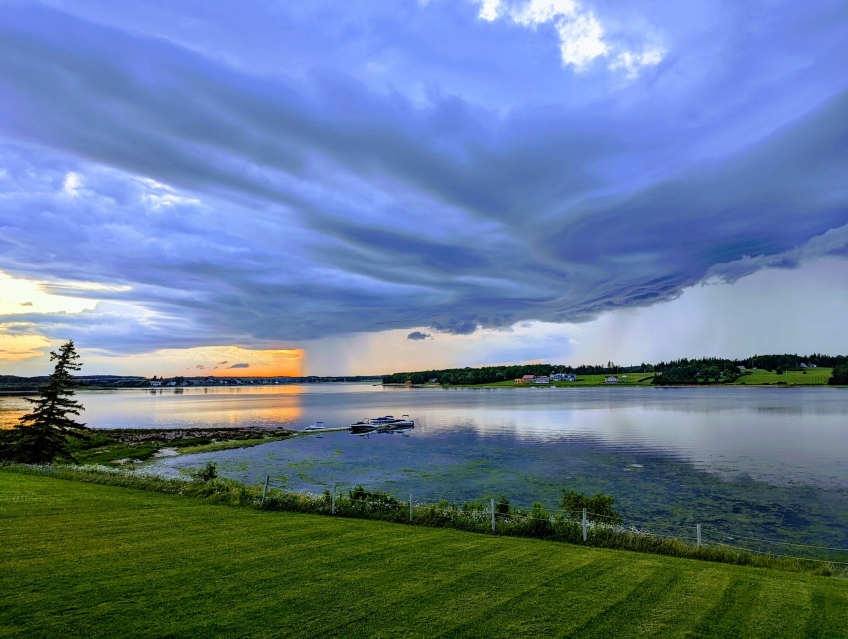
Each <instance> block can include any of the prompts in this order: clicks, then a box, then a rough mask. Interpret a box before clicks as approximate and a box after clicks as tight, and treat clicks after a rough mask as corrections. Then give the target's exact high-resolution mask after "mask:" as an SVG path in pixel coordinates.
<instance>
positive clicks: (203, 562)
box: [0, 471, 848, 638]
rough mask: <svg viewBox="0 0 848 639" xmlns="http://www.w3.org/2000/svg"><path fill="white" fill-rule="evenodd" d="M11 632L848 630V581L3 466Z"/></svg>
mask: <svg viewBox="0 0 848 639" xmlns="http://www.w3.org/2000/svg"><path fill="white" fill-rule="evenodd" d="M0 535H2V539H3V543H2V545H0V636H3V637H6V636H20V637H38V636H47V637H70V636H79V637H112V636H151V637H162V636H203V637H210V636H239V637H242V636H261V637H266V636H267V637H272V636H286V637H360V636H381V637H405V636H409V637H413V636H414V637H433V636H451V637H466V636H478V637H524V636H534V637H545V636H575V637H581V638H585V637H611V636H684V635H685V636H716V637H743V636H744V637H756V636H762V637H766V636H768V637H803V636H808V637H842V636H848V625H846V623H845V619H848V582H846V581H845V580H842V579H836V578H826V577H815V576H810V575H803V574H797V573H788V572H780V571H776V570H765V569H756V568H745V567H740V566H729V565H724V564H713V563H707V562H700V561H692V560H685V559H673V558H667V557H660V556H654V555H642V554H638V553H628V552H623V551H612V550H600V549H592V548H583V547H578V546H569V545H565V544H557V543H551V542H544V541H538V540H532V539H516V538H505V537H489V536H486V535H479V534H477V535H475V534H470V533H462V532H458V531H451V530H440V529H431V528H414V527H407V526H399V525H392V524H385V523H381V522H374V521H363V520H352V519H334V518H330V517H321V516H315V515H298V514H290V513H272V512H262V511H256V510H251V509H246V508H231V507H227V506H216V505H211V504H208V503H204V502H202V501H200V500H196V499H191V498H186V497H179V496H171V495H163V494H157V493H148V492H140V491H134V490H129V489H125V488H115V487H110V486H99V485H95V484H84V483H77V482H71V481H63V480H58V479H52V478H47V477H38V476H29V475H21V474H14V473H4V472H2V471H0Z"/></svg>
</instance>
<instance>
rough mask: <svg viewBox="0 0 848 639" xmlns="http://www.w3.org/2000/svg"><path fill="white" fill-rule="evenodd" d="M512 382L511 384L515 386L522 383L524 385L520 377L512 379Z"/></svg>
mask: <svg viewBox="0 0 848 639" xmlns="http://www.w3.org/2000/svg"><path fill="white" fill-rule="evenodd" d="M512 381H513V383H515V384H523V383H524V380H523V379H521V378H520V377H518V378H516V379H514V380H512Z"/></svg>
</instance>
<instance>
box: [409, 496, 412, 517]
mask: <svg viewBox="0 0 848 639" xmlns="http://www.w3.org/2000/svg"><path fill="white" fill-rule="evenodd" d="M409 521H412V493H409Z"/></svg>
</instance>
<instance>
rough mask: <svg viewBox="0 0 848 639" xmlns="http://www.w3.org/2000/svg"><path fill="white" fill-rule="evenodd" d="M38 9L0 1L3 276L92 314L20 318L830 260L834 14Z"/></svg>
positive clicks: (99, 329)
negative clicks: (272, 29)
mask: <svg viewBox="0 0 848 639" xmlns="http://www.w3.org/2000/svg"><path fill="white" fill-rule="evenodd" d="M54 6H55V7H56V8H45V7H29V6H17V7H15V6H4V7H2V8H0V95H2V100H0V188H2V207H0V270H2V271H4V272H6V273H9V274H13V275H15V276H18V277H23V278H28V279H31V280H38V281H41V282H45V283H46V284H45V287H46V290H47V291H48V292H52V293H57V294H62V295H66V296H72V297H79V298H85V299H92V298H93V299H97V300H99V304H98V305H97V306H95V307H94V308H88V309H87V310H83V311H82V312H73V313H53V314H44V313H39V312H37V311H36V310H35V309H29V308H26V307H24V306H19V307H18V309H17V310H16V311H15V312H13V313H8V314H6V315H4V316H3V318H2V321H3V325H4V326H5V332H6V333H8V334H31V333H37V334H39V335H46V336H48V337H50V338H59V337H65V336H67V335H74V336H76V339H77V340H78V342H79V343H80V344H81V345H83V346H84V347H88V348H98V349H101V350H103V351H104V352H109V353H130V352H149V351H151V350H154V349H157V348H185V347H194V346H207V345H216V344H217V345H223V344H239V345H242V346H245V347H249V348H263V347H287V346H296V345H298V344H300V343H302V342H303V341H304V340H314V339H318V338H321V337H326V336H332V335H340V334H348V333H359V332H377V331H385V330H390V329H407V330H408V329H420V328H421V327H431V328H432V330H433V331H435V332H444V333H452V334H457V335H466V334H471V333H473V332H474V331H475V330H478V329H479V328H481V327H483V328H495V329H503V328H508V327H510V326H512V325H514V324H516V323H518V322H525V321H531V320H539V321H544V322H582V321H587V320H590V319H592V318H595V317H598V316H599V314H602V313H604V312H606V311H609V310H613V309H621V308H631V307H640V306H646V305H651V304H654V303H656V302H659V301H663V300H668V299H672V298H674V297H676V296H678V295H679V294H680V292H681V290H682V289H683V288H685V287H687V286H691V285H692V284H695V283H697V282H699V281H701V280H703V279H704V278H706V277H723V278H726V279H730V280H732V279H734V278H735V277H738V276H740V275H741V274H744V273H749V272H751V271H752V270H756V269H757V268H762V267H763V266H775V265H782V266H787V267H789V266H793V265H795V264H797V263H799V261H802V260H803V259H808V258H812V257H817V256H821V255H839V254H844V253H845V247H846V243H845V237H846V236H845V234H844V233H843V232H842V231H839V230H838V229H840V228H842V227H845V225H848V183H846V181H845V175H848V88H846V87H848V71H846V70H845V68H844V65H842V64H841V63H839V61H840V60H844V59H846V58H848V27H846V23H845V21H844V19H843V20H839V19H838V17H839V15H840V11H841V9H840V7H839V3H835V2H833V3H832V2H814V3H805V4H804V5H803V6H798V5H797V4H792V3H778V4H777V5H775V6H772V8H771V9H765V8H763V7H759V6H757V7H753V6H752V7H749V8H739V7H738V6H737V4H736V3H729V2H727V3H721V2H714V3H711V4H710V5H709V9H710V11H709V13H708V18H705V16H704V15H701V14H698V13H697V12H695V13H694V14H693V15H691V16H689V15H688V14H684V13H683V12H681V11H680V10H678V9H675V8H674V7H675V5H673V4H665V3H660V2H655V3H654V2H646V3H643V4H642V5H640V9H643V10H644V11H643V14H644V15H641V14H640V15H638V16H634V15H630V14H628V15H625V14H615V13H612V10H611V9H610V8H609V7H604V6H600V5H599V6H597V7H592V6H589V5H588V4H586V5H584V4H580V3H577V2H558V3H554V2H547V3H544V2H536V1H535V0H534V1H533V2H528V3H517V4H510V5H507V4H502V3H484V4H483V6H482V8H481V6H480V5H479V3H478V4H475V3H471V2H468V3H441V2H435V1H434V2H430V3H427V4H421V3H418V2H408V3H397V6H395V7H393V8H391V9H388V8H381V7H376V6H374V7H372V6H370V5H368V6H365V5H363V6H362V7H357V8H356V9H348V8H347V5H342V6H340V7H336V9H338V10H337V11H323V12H322V11H318V9H314V8H304V9H303V10H302V11H298V10H295V9H294V8H279V7H278V8H277V9H275V10H273V11H272V10H271V9H270V8H269V9H267V11H265V10H263V9H260V8H258V9H257V11H256V15H255V16H253V17H250V16H247V17H245V16H243V15H242V13H243V12H241V11H240V8H239V7H238V6H237V5H235V4H230V3H226V2H222V3H220V5H218V6H217V7H216V9H215V11H213V12H210V13H209V14H204V15H203V16H202V17H200V18H198V23H197V25H196V29H195V30H194V31H193V32H192V33H190V34H189V33H187V32H183V31H181V30H180V27H179V23H180V21H179V20H178V19H177V18H179V16H178V15H174V14H173V13H169V12H173V11H176V10H175V9H173V8H172V7H170V4H169V3H162V4H159V3H151V4H150V5H149V7H146V8H145V9H143V10H142V9H141V8H138V7H135V8H132V9H125V13H121V12H120V11H117V10H115V9H114V8H113V7H112V8H110V6H109V5H108V4H99V3H97V2H86V3H79V4H75V5H73V6H70V5H69V6H64V5H63V4H62V3H58V2H57V3H54ZM487 7H488V8H487ZM491 7H495V8H494V9H491ZM490 9H491V11H493V12H494V13H491V14H489V13H486V12H487V11H489V10H490ZM186 11H190V9H186ZM705 11H706V9H705ZM145 12H146V13H145ZM764 12H768V19H764V15H765V14H764ZM263 16H264V17H265V20H266V21H267V22H268V23H269V24H270V25H276V26H277V27H278V29H279V30H281V31H282V32H285V33H291V34H292V40H291V42H294V43H295V44H291V43H290V42H287V43H286V44H281V45H279V46H280V47H283V48H285V47H290V49H287V50H285V51H284V52H283V53H285V54H286V55H282V54H281V53H280V52H277V51H276V50H275V49H273V47H272V48H270V49H269V51H270V53H268V54H267V55H262V51H257V50H256V49H254V48H253V46H254V44H253V43H252V42H251V41H250V40H251V38H250V37H248V34H253V35H254V38H253V39H255V40H256V41H257V42H261V41H263V38H266V37H270V36H268V35H267V33H266V31H265V30H264V27H263V26H262V25H261V24H259V23H260V22H261V21H262V19H263ZM481 16H482V17H483V18H487V19H481ZM491 16H494V17H493V19H491V20H488V17H491ZM504 16H507V17H509V19H508V20H507V19H506V18H504ZM165 18H170V19H165ZM501 18H503V19H501ZM228 20H231V21H232V23H233V24H234V25H237V26H240V27H241V28H245V29H246V25H245V24H244V21H245V20H254V21H256V23H257V24H256V25H255V29H254V30H253V31H241V30H240V28H234V29H232V30H230V31H227V32H226V33H223V32H222V31H221V28H222V24H225V23H227V21H228ZM322 20H323V21H322ZM592 20H595V21H596V22H597V24H598V25H599V26H598V28H600V29H602V30H603V33H602V34H600V35H599V34H598V33H597V32H596V30H595V31H593V29H594V27H592V28H589V27H591V24H590V22H591V21H592ZM581 21H582V22H581ZM586 21H589V22H586ZM584 23H585V24H584ZM157 25H158V26H157ZM580 25H583V26H580ZM587 25H588V26H587ZM621 25H627V26H626V27H625V26H621ZM754 26H756V28H754ZM578 27H579V28H578ZM583 27H586V28H585V29H584V28H583ZM313 28H314V31H313ZM551 28H552V29H553V31H551ZM569 29H577V31H575V33H577V32H578V31H579V33H577V35H576V36H575V35H574V34H571V32H570V31H568V30H569ZM563 30H565V31H563ZM305 32H313V33H314V38H313V40H314V42H309V41H307V40H308V39H305V38H304V36H303V33H305ZM238 33H242V35H241V36H240V37H239V36H238V35H237V34H238ZM564 33H565V35H563V34H564ZM592 33H595V35H597V36H598V38H600V39H598V42H601V44H602V45H603V47H602V49H601V48H596V49H591V47H590V48H585V47H583V45H579V46H578V47H577V49H575V51H577V53H574V55H575V56H578V54H580V55H584V58H579V56H578V57H574V58H573V59H570V60H571V61H568V60H566V53H567V52H566V49H565V47H566V45H567V44H568V43H572V44H573V42H575V41H579V38H580V37H583V36H584V35H585V36H586V37H588V36H590V35H592ZM215 34H219V35H217V36H216V35H215ZM234 34H236V35H234ZM569 34H570V35H569ZM580 34H583V35H580ZM586 34H588V35H586ZM658 34H662V38H661V39H662V51H661V52H660V48H654V49H652V48H651V47H654V45H656V47H659V44H657V43H658V42H660V40H659V39H658V38H660V36H659V35H658ZM813 35H815V38H812V36H813ZM451 36H455V37H453V38H452V37H451ZM460 36H461V38H460ZM572 36H574V37H572ZM578 36H579V37H578ZM575 37H576V38H577V40H574V38H575ZM569 38H571V39H569ZM463 43H464V44H463ZM322 44H323V45H324V48H321V47H320V46H319V45H322ZM552 44H553V47H554V49H553V51H554V54H553V56H551V50H552V49H551V46H552ZM583 44H586V43H585V42H584V43H583ZM560 46H561V47H562V49H561V50H559V49H558V47H560ZM568 46H571V44H568ZM575 46H577V45H575ZM586 46H588V45H586ZM598 46H600V45H598ZM291 47H294V48H291ZM558 50H559V51H560V54H561V59H558V57H557V51H558ZM580 51H582V52H583V53H580ZM587 52H589V53H587ZM590 53H591V55H590ZM595 53H597V55H595ZM568 55H571V54H570V53H569V54H568ZM598 57H603V58H604V59H605V60H606V65H602V66H601V67H600V68H596V66H598V65H591V66H590V65H589V62H591V60H593V59H595V58H598ZM269 59H270V60H269ZM581 60H583V61H582V62H581ZM563 63H565V66H563ZM578 68H579V69H581V71H580V72H577V69H578ZM619 71H621V73H618V72H619ZM411 79H413V80H414V81H413V80H411ZM517 96H520V97H517ZM816 238H820V239H816ZM821 238H827V239H826V240H824V239H821ZM802 247H805V248H803V250H802ZM799 251H802V253H799ZM25 301H26V300H24V302H25ZM426 335H427V334H426V333H425V332H424V331H421V330H418V331H416V332H413V333H410V334H409V336H408V339H409V340H412V341H416V340H417V341H423V339H425V338H426ZM414 336H415V337H414ZM422 336H423V337H422Z"/></svg>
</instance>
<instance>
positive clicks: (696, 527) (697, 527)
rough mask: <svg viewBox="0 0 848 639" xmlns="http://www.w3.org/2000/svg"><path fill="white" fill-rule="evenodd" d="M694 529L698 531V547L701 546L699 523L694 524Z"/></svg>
mask: <svg viewBox="0 0 848 639" xmlns="http://www.w3.org/2000/svg"><path fill="white" fill-rule="evenodd" d="M695 530H696V531H697V533H698V548H700V547H701V524H698V525H697V526H695Z"/></svg>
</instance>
